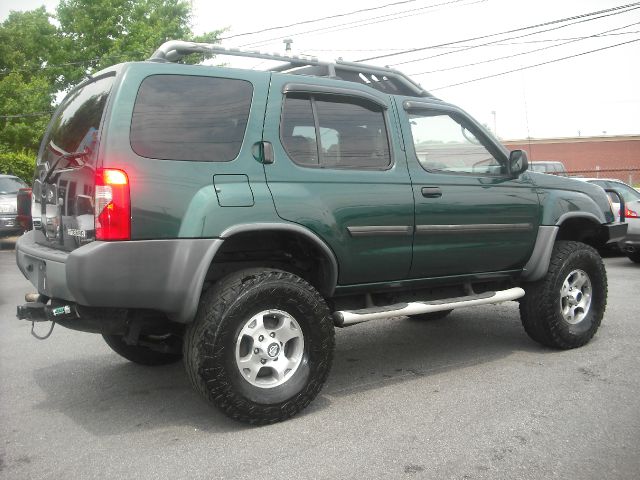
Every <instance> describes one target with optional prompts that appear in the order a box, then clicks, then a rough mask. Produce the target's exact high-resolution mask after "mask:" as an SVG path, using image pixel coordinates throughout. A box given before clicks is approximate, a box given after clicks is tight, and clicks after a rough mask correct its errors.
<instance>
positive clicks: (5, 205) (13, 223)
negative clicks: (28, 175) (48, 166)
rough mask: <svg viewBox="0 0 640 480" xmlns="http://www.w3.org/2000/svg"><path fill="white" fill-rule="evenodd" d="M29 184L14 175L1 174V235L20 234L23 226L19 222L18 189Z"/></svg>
mask: <svg viewBox="0 0 640 480" xmlns="http://www.w3.org/2000/svg"><path fill="white" fill-rule="evenodd" d="M26 187H27V184H26V183H25V182H24V181H22V180H21V179H20V178H18V177H16V176H14V175H0V237H9V236H12V235H19V234H21V233H22V232H23V230H24V229H23V227H22V225H21V224H20V222H18V219H17V215H18V191H19V190H20V189H21V188H26Z"/></svg>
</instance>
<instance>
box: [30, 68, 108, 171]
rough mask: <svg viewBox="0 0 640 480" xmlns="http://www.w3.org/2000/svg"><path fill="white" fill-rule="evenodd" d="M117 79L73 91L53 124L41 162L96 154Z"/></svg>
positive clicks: (92, 83)
mask: <svg viewBox="0 0 640 480" xmlns="http://www.w3.org/2000/svg"><path fill="white" fill-rule="evenodd" d="M114 79H115V77H114V76H109V77H103V78H99V79H98V80H96V81H93V82H91V83H88V84H86V85H85V86H84V87H81V88H79V89H77V90H74V91H72V92H71V93H70V94H69V96H68V97H67V98H65V99H64V102H63V104H62V108H61V109H60V110H59V111H58V113H57V115H56V117H55V118H54V119H53V121H52V123H51V127H50V130H49V135H48V137H47V138H46V140H45V145H44V151H43V154H42V158H41V159H40V161H41V162H50V161H55V160H56V159H58V158H59V157H60V156H61V155H66V154H69V153H76V152H82V151H85V150H92V149H93V147H94V142H95V141H96V135H97V132H98V128H99V127H100V120H101V119H102V114H103V113H104V107H105V105H106V103H107V98H108V97H109V92H110V91H111V86H112V85H113V81H114Z"/></svg>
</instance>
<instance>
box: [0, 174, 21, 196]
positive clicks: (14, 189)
mask: <svg viewBox="0 0 640 480" xmlns="http://www.w3.org/2000/svg"><path fill="white" fill-rule="evenodd" d="M26 187H27V184H26V183H24V182H23V181H22V180H20V179H19V178H16V177H4V178H0V194H6V193H18V190H20V189H21V188H26Z"/></svg>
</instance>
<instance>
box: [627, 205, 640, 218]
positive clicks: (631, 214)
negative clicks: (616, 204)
mask: <svg viewBox="0 0 640 480" xmlns="http://www.w3.org/2000/svg"><path fill="white" fill-rule="evenodd" d="M624 216H625V217H626V218H638V212H636V211H635V210H630V209H629V207H626V206H625V207H624Z"/></svg>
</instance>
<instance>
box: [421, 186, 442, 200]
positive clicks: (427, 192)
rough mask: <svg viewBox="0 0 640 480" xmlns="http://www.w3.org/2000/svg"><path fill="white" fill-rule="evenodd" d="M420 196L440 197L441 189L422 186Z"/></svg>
mask: <svg viewBox="0 0 640 480" xmlns="http://www.w3.org/2000/svg"><path fill="white" fill-rule="evenodd" d="M422 196H423V197H424V198H440V197H441V196H442V190H440V188H439V187H422Z"/></svg>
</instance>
